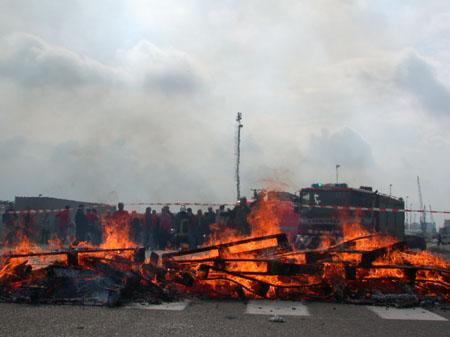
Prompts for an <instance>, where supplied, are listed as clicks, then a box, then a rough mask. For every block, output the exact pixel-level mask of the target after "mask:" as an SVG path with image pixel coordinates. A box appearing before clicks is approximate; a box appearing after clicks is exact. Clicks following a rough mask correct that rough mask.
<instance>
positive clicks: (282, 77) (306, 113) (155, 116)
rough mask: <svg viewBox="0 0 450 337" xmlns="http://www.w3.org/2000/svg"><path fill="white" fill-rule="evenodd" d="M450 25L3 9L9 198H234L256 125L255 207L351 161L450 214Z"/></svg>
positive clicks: (281, 15)
mask: <svg viewBox="0 0 450 337" xmlns="http://www.w3.org/2000/svg"><path fill="white" fill-rule="evenodd" d="M66 13H70V16H67V15H65V14H66ZM449 15H450V12H449V9H448V4H447V3H446V2H445V1H440V0H430V1H427V2H423V1H413V2H408V3H407V4H404V3H402V2H390V3H387V2H376V1H365V0H354V1H335V2H332V3H330V1H321V0H318V1H314V2H299V1H294V0H292V1H290V0H288V1H278V2H277V1H268V0H267V1H266V0H258V1H256V0H254V1H245V2H243V1H236V0H233V1H227V2H221V3H215V2H208V3H206V2H205V1H197V0H193V1H184V2H180V1H173V0H167V1H164V2H161V1H141V0H127V1H124V0H117V1H106V2H105V1H96V2H92V1H85V0H72V1H69V2H64V4H63V3H60V2H55V1H51V0H41V1H25V0H9V1H8V0H6V1H3V2H0V47H1V48H0V102H1V106H0V119H1V123H0V144H2V145H0V147H1V150H0V155H2V156H3V157H4V158H7V160H6V162H3V163H2V165H1V166H0V185H1V186H2V189H1V190H0V198H5V199H9V198H11V197H12V196H13V195H14V194H19V193H20V194H38V193H44V194H55V195H58V196H64V197H70V198H74V199H75V198H76V199H86V200H92V199H101V200H108V199H111V198H112V199H114V200H116V199H117V198H120V199H122V200H124V201H137V200H139V201H142V200H157V201H160V200H170V199H172V200H176V199H185V200H187V199H203V200H207V199H209V200H232V198H233V197H234V195H235V193H234V181H233V180H234V179H233V178H234V157H233V153H234V118H235V113H236V112H237V111H242V112H243V113H244V125H245V126H244V129H243V134H242V137H243V139H242V192H243V193H244V194H247V195H248V194H249V190H250V188H252V187H259V186H261V184H264V183H265V181H267V178H269V180H270V179H271V178H273V177H276V179H277V180H282V181H284V182H286V183H287V185H292V188H291V190H293V191H295V190H297V189H298V188H299V187H300V186H304V185H309V184H310V183H311V182H314V181H323V182H325V181H333V180H334V165H335V164H336V162H338V163H340V164H341V165H342V166H343V167H342V172H341V173H342V175H343V179H344V178H345V180H346V181H347V182H349V183H351V184H355V185H357V186H359V185H374V186H376V187H377V188H378V189H379V190H381V191H383V190H384V191H386V188H387V186H388V185H389V183H393V184H394V186H395V188H394V190H395V191H396V193H398V194H399V195H404V194H409V195H410V196H411V197H412V196H417V191H416V184H415V178H416V175H417V174H419V175H420V176H421V177H422V176H423V181H424V193H425V192H426V196H427V198H429V201H427V203H432V205H433V207H434V208H445V207H447V206H448V205H447V204H446V202H447V201H448V184H447V183H446V175H447V172H446V170H445V169H446V168H447V167H449V165H450V159H449V158H448V156H445V155H443V154H445V153H448V152H449V149H450V141H449V139H450V130H449V128H448V125H447V124H448V123H442V121H443V120H444V121H446V120H445V119H442V118H429V117H430V115H432V116H446V115H447V114H446V110H445V109H446V107H448V106H449V104H448V90H449V89H448V88H449V87H450V67H449V64H450V47H449V45H448V43H446V42H447V41H448V40H449V33H450V30H449V29H448V24H447V22H448V20H446V19H447V18H448V17H449ZM20 32H23V33H20ZM405 54H406V55H407V57H405ZM408 55H409V56H408ZM424 112H429V113H430V115H428V114H427V113H424ZM322 129H325V130H330V131H328V133H323V134H322V133H321V130H322ZM436 163H439V165H437V164H436ZM36 176H38V177H39V178H38V179H36ZM427 177H428V178H427ZM428 196H429V197H428ZM112 199H111V200H112ZM413 199H414V198H411V199H410V200H413ZM414 202H415V201H414Z"/></svg>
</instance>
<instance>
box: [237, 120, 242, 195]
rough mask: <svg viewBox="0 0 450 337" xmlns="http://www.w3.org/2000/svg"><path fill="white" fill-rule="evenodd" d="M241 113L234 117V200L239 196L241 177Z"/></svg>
mask: <svg viewBox="0 0 450 337" xmlns="http://www.w3.org/2000/svg"><path fill="white" fill-rule="evenodd" d="M241 120H242V113H240V112H238V113H237V117H236V122H237V125H236V126H237V139H236V200H239V199H240V198H241V178H240V176H239V165H240V163H241V129H242V127H243V125H242V123H241Z"/></svg>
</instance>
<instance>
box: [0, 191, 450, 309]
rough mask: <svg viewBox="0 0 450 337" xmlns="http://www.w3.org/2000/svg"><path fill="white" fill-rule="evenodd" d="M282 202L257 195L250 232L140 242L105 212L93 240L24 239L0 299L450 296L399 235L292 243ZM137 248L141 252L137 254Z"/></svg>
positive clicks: (351, 227)
mask: <svg viewBox="0 0 450 337" xmlns="http://www.w3.org/2000/svg"><path fill="white" fill-rule="evenodd" d="M284 210H285V205H284V204H280V203H278V202H277V201H273V200H272V201H261V202H260V203H259V204H258V205H257V207H254V208H253V209H252V211H251V213H250V215H249V216H248V220H249V223H250V227H251V233H250V234H248V235H243V234H238V233H237V232H236V231H233V230H230V229H225V228H222V229H220V230H216V231H215V233H214V234H215V235H214V236H212V237H210V240H209V241H208V242H207V243H206V244H205V245H203V246H201V247H198V248H195V249H191V250H184V251H164V252H146V250H145V249H144V248H143V247H139V246H137V245H136V244H134V243H133V242H132V241H131V240H130V239H129V236H128V234H127V233H129V231H127V230H126V226H124V224H123V223H115V222H114V221H110V222H109V223H108V224H107V225H106V226H105V230H104V242H103V243H102V244H101V245H99V246H92V245H91V246H90V245H84V244H83V243H79V244H78V245H77V246H72V247H69V248H65V249H62V248H58V249H54V250H51V251H50V250H49V251H42V250H39V247H33V246H32V245H31V244H30V243H27V242H26V239H25V238H24V239H23V240H21V241H20V244H18V245H17V246H16V247H14V249H13V250H12V251H10V252H8V253H5V254H3V255H2V257H1V261H0V265H1V267H0V299H1V300H3V301H12V302H34V303H77V304H88V305H117V304H120V303H123V302H127V301H140V302H151V303H157V302H159V301H170V300H171V299H175V298H179V297H180V296H200V297H203V298H240V299H247V298H269V299H275V298H277V299H289V300H303V299H305V300H320V301H338V302H348V303H364V304H390V305H398V306H405V305H416V304H419V303H421V302H422V301H430V300H432V301H434V302H440V303H448V302H450V264H449V263H448V262H447V261H445V260H444V259H442V258H440V257H437V256H434V255H432V254H430V253H429V252H426V251H421V252H416V251H410V250H408V249H407V247H406V245H405V244H404V243H403V242H402V241H399V240H396V239H394V238H392V237H390V236H386V235H382V234H380V233H371V232H369V231H367V230H366V229H365V228H363V227H362V226H360V225H359V224H357V223H351V224H343V225H342V233H343V236H342V238H341V239H340V240H339V241H338V242H335V240H334V238H330V237H328V236H327V235H325V234H324V235H323V237H322V240H321V244H320V246H319V247H317V248H315V249H308V250H306V249H305V250H298V249H294V248H293V246H292V245H291V243H290V242H289V240H288V238H287V236H286V235H285V234H284V233H282V232H281V231H280V230H279V226H280V225H281V219H282V217H281V216H280V214H281V213H282V212H284ZM146 253H147V256H146Z"/></svg>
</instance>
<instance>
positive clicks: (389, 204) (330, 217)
mask: <svg viewBox="0 0 450 337" xmlns="http://www.w3.org/2000/svg"><path fill="white" fill-rule="evenodd" d="M315 206H316V207H315ZM317 206H344V207H357V208H395V209H404V207H405V203H404V201H403V199H402V198H396V197H393V196H388V195H385V194H381V193H379V192H378V191H373V190H372V188H371V187H365V186H361V187H360V188H351V187H348V185H347V184H313V185H311V187H308V188H303V189H302V190H301V191H300V197H299V202H298V207H297V211H298V213H299V214H300V217H299V226H298V235H297V239H296V244H297V246H298V247H299V248H316V247H317V246H318V245H319V244H320V237H321V235H323V234H331V237H332V238H335V240H336V241H337V240H339V239H340V238H341V237H342V224H343V223H344V222H347V223H354V222H357V223H360V224H362V225H363V226H364V227H365V228H366V229H367V230H368V231H370V232H379V233H383V234H389V235H391V236H394V237H395V238H397V239H398V240H405V213H404V212H378V211H375V210H345V209H344V210H338V209H326V208H318V207H317Z"/></svg>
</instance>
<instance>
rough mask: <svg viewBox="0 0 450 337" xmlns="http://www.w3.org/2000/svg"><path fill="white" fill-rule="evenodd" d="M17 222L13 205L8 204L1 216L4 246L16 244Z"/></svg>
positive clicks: (17, 218) (17, 217)
mask: <svg viewBox="0 0 450 337" xmlns="http://www.w3.org/2000/svg"><path fill="white" fill-rule="evenodd" d="M18 221H19V216H18V215H17V213H16V211H15V209H14V204H13V203H9V204H8V207H7V208H6V210H5V213H3V215H2V223H3V231H4V241H5V244H6V245H12V244H13V243H15V242H16V235H15V234H16V230H17V225H18Z"/></svg>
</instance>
